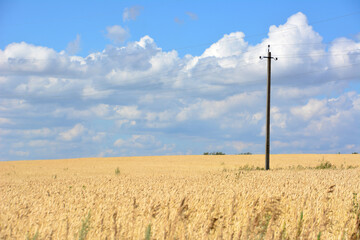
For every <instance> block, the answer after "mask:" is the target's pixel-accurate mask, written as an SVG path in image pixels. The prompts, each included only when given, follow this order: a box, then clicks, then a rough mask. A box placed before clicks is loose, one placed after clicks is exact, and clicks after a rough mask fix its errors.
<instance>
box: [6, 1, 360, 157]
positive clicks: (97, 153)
mask: <svg viewBox="0 0 360 240" xmlns="http://www.w3.org/2000/svg"><path fill="white" fill-rule="evenodd" d="M0 36H1V37H0V153H1V154H0V161H8V160H33V159H59V158H79V157H116V156H148V155H152V156H153V155H183V154H203V153H204V152H213V151H221V152H224V153H226V154H239V153H245V152H251V153H253V154H263V153H264V152H265V120H266V119H265V114H266V81H267V76H266V74H267V66H266V64H267V61H266V60H261V59H259V56H266V55H267V51H268V47H267V46H268V45H270V46H271V47H270V50H271V52H272V56H274V57H278V60H277V61H272V64H271V66H272V88H271V145H270V151H271V153H272V154H282V153H339V152H340V153H353V152H360V138H359V135H360V125H359V122H360V70H359V69H360V2H359V1H358V0H356V1H350V0H345V1H215V0H214V1H187V0H186V1H24V0H23V1H19V0H13V1H10V0H0Z"/></svg>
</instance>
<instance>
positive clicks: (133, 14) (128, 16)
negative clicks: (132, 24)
mask: <svg viewBox="0 0 360 240" xmlns="http://www.w3.org/2000/svg"><path fill="white" fill-rule="evenodd" d="M143 9H144V7H143V6H139V5H137V6H132V7H130V8H125V9H124V12H123V21H124V22H126V21H130V20H136V18H137V17H138V16H139V15H140V12H141V11H142V10H143Z"/></svg>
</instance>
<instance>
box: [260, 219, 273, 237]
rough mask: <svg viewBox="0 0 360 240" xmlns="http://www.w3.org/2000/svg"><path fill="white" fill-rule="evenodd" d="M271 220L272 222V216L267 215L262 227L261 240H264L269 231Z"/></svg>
mask: <svg viewBox="0 0 360 240" xmlns="http://www.w3.org/2000/svg"><path fill="white" fill-rule="evenodd" d="M270 220H271V215H270V214H265V219H264V220H263V222H262V223H261V225H260V232H259V240H263V239H264V237H265V234H266V232H267V229H268V227H269V223H270Z"/></svg>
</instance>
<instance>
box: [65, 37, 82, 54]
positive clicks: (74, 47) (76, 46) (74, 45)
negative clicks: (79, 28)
mask: <svg viewBox="0 0 360 240" xmlns="http://www.w3.org/2000/svg"><path fill="white" fill-rule="evenodd" d="M79 51H80V35H79V34H77V35H76V39H75V40H73V41H71V42H69V44H68V45H67V48H66V52H67V53H69V54H70V55H74V54H76V53H78V52H79Z"/></svg>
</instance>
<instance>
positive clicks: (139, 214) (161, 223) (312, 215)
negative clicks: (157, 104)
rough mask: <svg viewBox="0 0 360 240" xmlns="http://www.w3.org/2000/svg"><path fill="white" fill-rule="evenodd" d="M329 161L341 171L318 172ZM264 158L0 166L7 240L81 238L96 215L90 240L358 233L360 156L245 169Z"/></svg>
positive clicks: (0, 228)
mask: <svg viewBox="0 0 360 240" xmlns="http://www.w3.org/2000/svg"><path fill="white" fill-rule="evenodd" d="M323 161H329V162H330V163H331V164H333V165H335V166H336V167H337V169H324V170H318V169H314V168H315V167H316V166H317V165H319V164H320V163H321V162H323ZM263 162H264V156H263V155H252V156H169V157H134V158H106V159H95V158H94V159H72V160H51V161H50V160H49V161H19V162H1V163H0V239H25V238H26V237H27V236H30V237H31V236H34V235H35V234H36V233H38V234H37V236H38V239H51V238H52V239H75V238H79V234H80V230H81V229H82V226H83V225H84V221H85V220H84V219H86V217H87V216H88V220H89V226H90V228H89V229H88V232H87V231H86V232H85V233H86V234H87V237H88V239H144V238H145V237H146V238H151V239H319V238H321V239H358V237H359V236H358V235H356V234H359V232H360V219H359V216H360V215H359V212H360V210H359V205H356V204H358V203H359V201H360V198H359V196H357V195H354V193H355V194H357V193H360V169H359V168H354V166H356V165H359V164H360V157H359V156H355V155H274V156H272V158H271V167H272V168H275V169H274V170H271V171H253V170H244V169H254V168H255V167H263ZM245 165H247V166H254V167H251V168H249V167H248V168H244V166H245ZM298 165H301V166H302V167H301V168H300V167H298ZM347 166H352V168H351V169H347ZM280 168H281V169H280ZM117 170H119V171H117ZM86 234H85V235H86ZM146 235H147V236H146Z"/></svg>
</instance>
